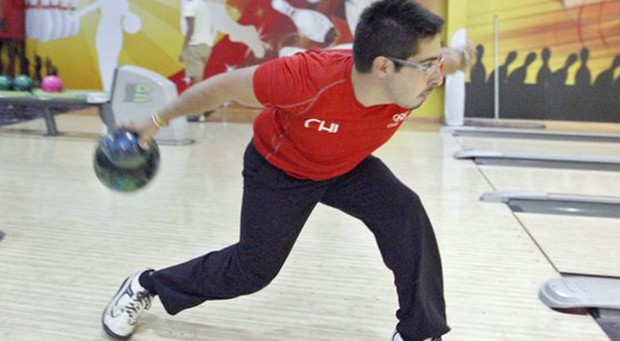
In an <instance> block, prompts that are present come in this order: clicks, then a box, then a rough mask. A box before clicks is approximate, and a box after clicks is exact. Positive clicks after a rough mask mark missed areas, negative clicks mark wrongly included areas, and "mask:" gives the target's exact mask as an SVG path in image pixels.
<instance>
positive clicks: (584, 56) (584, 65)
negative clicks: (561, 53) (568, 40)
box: [575, 47, 592, 87]
mask: <svg viewBox="0 0 620 341" xmlns="http://www.w3.org/2000/svg"><path fill="white" fill-rule="evenodd" d="M589 57H590V50H588V49H587V48H585V47H584V48H582V49H581V52H579V59H580V60H581V65H580V66H579V69H577V74H576V75H575V85H576V86H578V87H589V86H590V84H591V82H592V74H591V73H590V69H588V58H589Z"/></svg>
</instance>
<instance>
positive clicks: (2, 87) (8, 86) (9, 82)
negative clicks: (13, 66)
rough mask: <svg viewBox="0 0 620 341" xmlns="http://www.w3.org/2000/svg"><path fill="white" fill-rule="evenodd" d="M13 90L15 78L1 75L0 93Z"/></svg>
mask: <svg viewBox="0 0 620 341" xmlns="http://www.w3.org/2000/svg"><path fill="white" fill-rule="evenodd" d="M9 90H13V78H12V77H10V76H5V75H0V91H9Z"/></svg>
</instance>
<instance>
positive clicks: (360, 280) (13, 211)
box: [0, 114, 620, 341]
mask: <svg viewBox="0 0 620 341" xmlns="http://www.w3.org/2000/svg"><path fill="white" fill-rule="evenodd" d="M231 117H232V116H231ZM57 119H58V128H59V131H61V132H62V133H63V134H62V135H61V136H58V137H45V136H42V133H43V132H44V131H45V126H44V123H43V122H42V121H38V120H35V121H31V122H28V123H24V124H20V125H16V126H10V127H2V128H0V164H1V167H0V210H1V211H0V212H1V213H0V231H2V232H4V233H5V234H6V236H5V237H4V239H3V240H2V241H0V340H6V341H35V340H36V341H39V340H54V341H64V340H80V341H84V340H106V339H107V337H106V336H105V334H104V332H103V331H102V329H101V322H100V319H101V312H102V310H103V308H104V306H105V305H106V304H107V302H108V300H109V299H110V298H111V296H112V295H113V294H114V292H115V291H116V290H117V288H118V286H119V285H120V284H121V282H122V280H123V279H124V278H125V276H127V275H129V274H131V273H133V272H134V271H136V270H139V269H141V268H143V267H146V266H149V267H155V268H160V267H165V266H167V265H172V264H175V263H177V262H181V261H184V260H186V259H189V258H191V257H195V256H198V255H201V254H204V253H206V252H208V251H211V250H214V249H218V248H222V247H224V246H227V245H229V244H231V243H234V242H235V241H236V239H237V235H238V227H237V225H238V219H239V208H240V200H241V194H242V193H241V181H242V179H241V161H242V153H243V150H244V148H245V146H246V145H247V143H248V141H249V140H250V138H251V134H252V128H251V125H250V124H249V123H247V122H241V121H242V120H226V119H220V117H219V116H217V117H216V118H215V119H213V120H212V121H210V122H206V123H193V124H190V132H191V135H192V138H193V139H194V140H195V143H193V144H191V145H186V146H162V147H161V151H162V165H161V169H160V172H159V174H158V175H157V177H156V178H155V180H154V181H153V182H152V183H151V184H150V185H149V186H148V187H147V188H145V189H144V190H142V191H139V192H136V193H133V194H125V195H124V194H118V193H115V192H112V191H110V190H108V189H106V188H105V187H103V186H102V185H101V184H100V183H99V182H98V181H97V179H96V178H95V175H94V173H93V170H92V156H93V151H94V148H95V143H96V140H97V138H98V136H99V135H100V133H101V132H102V131H103V127H102V125H101V123H100V121H99V119H98V118H97V117H96V116H93V115H78V114H65V115H61V116H58V117H57ZM412 124H413V126H414V128H412V129H409V128H405V129H402V131H400V132H399V133H397V134H396V136H395V137H394V138H393V140H392V141H390V142H388V143H387V144H386V145H385V146H384V147H382V148H381V149H380V150H378V151H377V153H376V155H377V156H379V157H381V158H382V159H383V160H384V161H385V162H386V164H387V165H388V166H390V167H391V169H392V170H393V171H394V173H395V174H396V175H397V176H398V177H399V178H400V179H401V180H402V181H404V182H405V183H406V184H407V185H409V186H410V187H411V188H413V189H414V190H415V191H416V192H417V193H418V194H419V195H420V196H421V198H422V200H423V202H424V204H425V206H426V208H427V210H428V213H429V215H430V217H431V220H432V221H433V223H434V227H435V230H436V234H437V238H438V242H439V245H440V249H441V252H442V256H443V264H444V274H445V292H446V300H447V304H448V318H449V323H450V326H451V327H452V331H451V332H450V333H449V334H448V335H446V336H445V337H444V341H526V340H527V341H531V340H558V341H560V340H561V341H583V340H588V341H604V340H608V338H607V336H606V335H605V333H604V332H603V331H602V330H601V328H600V327H599V326H598V325H597V324H596V322H595V321H594V320H593V318H592V317H590V316H588V315H568V314H562V313H558V312H555V311H553V310H551V309H549V308H547V307H546V306H544V305H543V304H542V303H541V302H540V301H539V300H538V298H537V292H538V288H539V287H540V286H541V285H542V284H543V283H544V282H545V281H547V280H549V279H552V278H556V277H558V276H559V273H558V272H565V271H566V272H586V273H593V274H601V275H609V276H618V275H620V270H619V268H618V266H617V265H618V260H619V259H620V255H618V251H617V245H618V243H617V241H618V240H620V229H618V226H619V223H618V221H617V220H613V219H602V218H579V217H560V216H549V215H533V214H513V213H512V212H511V211H510V209H509V208H508V207H506V206H505V205H503V204H497V203H485V202H481V201H480V200H479V197H480V195H481V194H482V193H484V192H487V191H492V190H508V189H523V190H540V191H553V192H574V193H586V194H599V195H615V194H617V193H618V192H619V190H620V188H619V187H618V186H619V185H618V184H620V174H618V173H613V172H610V173H605V172H596V174H594V173H589V172H586V171H572V170H549V169H545V170H537V169H532V168H527V169H519V168H510V167H490V166H484V167H480V166H476V165H475V164H474V163H473V162H471V161H466V160H457V159H455V158H453V156H452V154H453V153H454V152H455V151H456V150H459V149H461V148H463V147H472V146H473V145H476V144H482V143H490V144H495V145H496V146H498V147H501V148H508V147H506V146H504V145H503V144H510V146H511V147H510V148H518V147H520V141H512V142H511V141H503V142H501V144H502V146H499V145H498V143H500V142H498V141H486V142H484V141H482V140H479V139H462V138H461V139H456V138H454V137H453V136H452V135H449V134H442V133H439V132H437V131H436V130H433V129H415V122H413V123H412ZM566 143H569V144H570V143H571V142H566ZM556 144H560V145H556ZM553 146H554V147H553V148H563V147H562V146H561V143H560V142H554V144H553ZM486 147H489V146H488V145H487V146H486ZM543 147H544V144H543V145H539V146H538V147H537V148H543ZM566 148H575V146H574V145H567V146H566ZM579 148H580V149H582V150H584V151H586V149H587V151H586V152H591V153H599V152H600V153H606V152H607V151H611V152H612V153H615V152H616V150H617V149H614V148H616V147H615V146H607V145H606V146H599V145H596V144H594V145H587V146H584V145H581V146H580V147H579ZM607 256H609V257H611V258H606V257H607ZM396 309H397V305H396V293H395V290H394V288H393V285H392V276H391V274H390V272H389V271H388V270H387V269H386V268H385V267H384V265H383V263H382V261H381V259H380V255H379V252H378V250H377V248H376V245H375V243H374V240H373V238H372V235H371V234H370V233H369V231H368V230H367V229H366V228H365V227H364V225H363V224H361V223H360V222H359V221H357V220H355V219H353V218H351V217H349V216H347V215H345V214H343V213H341V212H339V211H337V210H334V209H331V208H328V207H325V206H319V207H318V208H317V209H316V210H315V212H314V214H313V215H312V216H311V218H310V220H309V221H308V223H307V225H306V226H305V228H304V231H303V232H302V234H301V236H300V238H299V241H298V243H297V244H296V246H295V248H294V249H293V251H292V253H291V256H290V258H289V260H288V261H287V264H286V265H285V267H284V269H283V270H282V272H281V274H280V275H279V276H278V277H277V278H276V280H275V281H274V282H273V283H272V284H271V285H270V286H269V287H267V288H266V289H264V290H262V291H260V292H258V293H256V294H254V295H250V296H246V297H241V298H238V299H233V300H228V301H217V302H208V303H206V304H204V305H202V306H199V307H197V308H194V309H191V310H187V311H184V312H182V313H181V314H179V315H177V316H174V317H172V316H168V315H167V314H166V313H165V312H164V310H163V308H162V306H161V304H159V302H158V301H154V304H153V307H152V308H151V310H149V311H147V312H146V313H145V315H144V317H143V319H141V320H140V323H139V326H138V330H137V332H136V334H135V336H134V337H133V339H132V340H137V341H146V340H149V341H151V340H153V341H161V340H183V341H190V340H191V341H194V340H198V341H207V340H208V341H211V340H218V341H237V340H238V341H241V340H243V341H246V340H247V341H285V340H286V341H289V340H303V341H314V340H316V341H319V340H321V341H323V340H324V341H327V340H330V341H332V340H333V341H341V340H346V341H353V340H354V341H388V340H389V336H390V334H391V332H392V331H393V329H394V326H395V323H396V319H395V316H394V314H395V310H396Z"/></svg>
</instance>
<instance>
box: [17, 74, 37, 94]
mask: <svg viewBox="0 0 620 341" xmlns="http://www.w3.org/2000/svg"><path fill="white" fill-rule="evenodd" d="M32 85H33V84H32V79H31V78H30V77H29V76H28V75H19V76H17V77H15V79H14V80H13V90H15V91H32Z"/></svg>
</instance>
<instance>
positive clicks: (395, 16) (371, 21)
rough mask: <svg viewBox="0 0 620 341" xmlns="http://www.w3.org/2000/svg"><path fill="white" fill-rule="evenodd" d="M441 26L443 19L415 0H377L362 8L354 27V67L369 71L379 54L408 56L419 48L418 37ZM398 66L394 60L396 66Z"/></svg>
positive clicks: (427, 34)
mask: <svg viewBox="0 0 620 341" xmlns="http://www.w3.org/2000/svg"><path fill="white" fill-rule="evenodd" d="M442 27H443V19H441V18H440V17H439V16H437V15H436V14H434V13H432V12H431V11H429V10H428V9H426V8H425V7H423V6H422V5H420V4H418V3H417V2H415V1H412V0H381V1H377V2H375V3H373V4H371V5H370V6H369V7H368V8H366V9H365V10H364V11H363V12H362V15H361V16H360V20H359V22H358V24H357V27H356V28H355V39H354V41H353V58H354V61H355V68H356V69H357V70H358V71H359V72H368V71H370V70H371V68H372V63H373V61H374V59H375V58H376V57H378V56H385V57H394V58H400V59H407V58H409V57H411V56H413V55H415V54H416V53H417V52H418V48H419V40H420V39H423V38H427V37H434V36H435V35H437V34H438V33H440V32H441V29H442ZM400 67H401V65H398V64H396V70H399V69H400Z"/></svg>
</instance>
